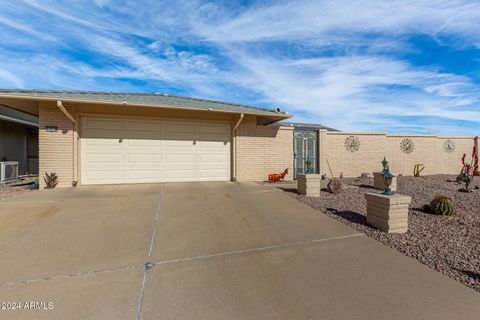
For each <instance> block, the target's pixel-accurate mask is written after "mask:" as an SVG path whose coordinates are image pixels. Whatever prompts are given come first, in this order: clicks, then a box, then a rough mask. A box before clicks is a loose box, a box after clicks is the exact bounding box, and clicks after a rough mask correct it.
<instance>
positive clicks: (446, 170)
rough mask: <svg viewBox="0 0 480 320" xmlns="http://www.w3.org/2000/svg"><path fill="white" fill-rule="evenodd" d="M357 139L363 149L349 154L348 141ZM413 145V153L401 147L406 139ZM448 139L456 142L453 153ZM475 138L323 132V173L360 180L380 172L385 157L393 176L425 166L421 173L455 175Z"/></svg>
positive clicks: (321, 168) (321, 170)
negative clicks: (366, 174) (359, 177)
mask: <svg viewBox="0 0 480 320" xmlns="http://www.w3.org/2000/svg"><path fill="white" fill-rule="evenodd" d="M349 136H356V137H358V139H359V140H360V148H359V150H358V151H356V152H350V151H348V150H346V148H345V139H346V138H347V137H349ZM405 138H409V139H411V140H412V141H413V142H414V146H415V148H414V151H413V152H411V153H405V152H403V151H402V149H401V148H400V143H401V141H402V140H403V139H405ZM447 139H451V140H453V141H454V142H455V145H456V148H455V151H454V152H451V153H448V152H445V151H444V148H443V144H444V142H445V141H446V140H447ZM474 143H475V137H473V136H472V137H440V136H433V135H387V134H384V133H355V132H326V131H323V130H322V131H320V139H319V144H320V145H319V149H320V157H319V158H320V172H321V173H322V174H327V175H328V176H331V175H332V173H331V172H330V170H329V167H328V164H330V168H331V170H332V172H333V175H334V176H339V175H340V174H341V173H343V175H344V176H345V177H357V176H360V174H362V173H363V172H367V173H370V174H372V172H374V171H381V169H382V165H381V163H380V161H381V160H382V159H383V157H384V156H386V157H387V159H388V160H389V161H390V168H391V170H392V171H393V172H394V174H403V175H413V169H414V166H415V164H417V163H418V164H423V165H424V166H425V169H424V170H423V171H422V174H424V175H428V174H456V173H459V172H460V170H461V167H462V165H461V158H462V155H463V154H464V153H466V154H468V155H469V154H471V151H472V147H473V145H474Z"/></svg>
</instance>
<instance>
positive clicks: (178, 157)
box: [165, 153, 197, 164]
mask: <svg viewBox="0 0 480 320" xmlns="http://www.w3.org/2000/svg"><path fill="white" fill-rule="evenodd" d="M196 161H197V157H196V155H194V154H191V153H185V154H181V153H179V154H171V153H170V154H167V155H166V157H165V162H166V163H167V164H170V163H186V162H188V163H196Z"/></svg>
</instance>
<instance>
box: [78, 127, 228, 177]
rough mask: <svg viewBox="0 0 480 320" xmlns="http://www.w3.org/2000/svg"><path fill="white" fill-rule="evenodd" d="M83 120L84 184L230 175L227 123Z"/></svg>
mask: <svg viewBox="0 0 480 320" xmlns="http://www.w3.org/2000/svg"><path fill="white" fill-rule="evenodd" d="M82 120H84V119H82ZM82 123H83V125H84V127H83V128H82V141H81V148H82V183H84V184H98V183H129V182H130V183H140V182H174V181H225V180H229V179H230V139H231V137H230V131H231V126H230V125H228V124H210V123H197V122H193V121H192V122H188V121H170V120H131V119H123V120H119V119H113V120H108V119H90V118H87V119H85V120H84V121H82Z"/></svg>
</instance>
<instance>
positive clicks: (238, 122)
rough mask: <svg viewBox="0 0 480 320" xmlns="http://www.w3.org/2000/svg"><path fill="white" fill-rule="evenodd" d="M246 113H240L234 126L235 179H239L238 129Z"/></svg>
mask: <svg viewBox="0 0 480 320" xmlns="http://www.w3.org/2000/svg"><path fill="white" fill-rule="evenodd" d="M244 117H245V115H244V114H243V113H240V117H239V118H238V120H237V122H236V123H235V125H234V126H233V138H234V139H235V140H234V154H233V181H237V129H238V127H239V126H240V124H241V123H242V121H243V118H244Z"/></svg>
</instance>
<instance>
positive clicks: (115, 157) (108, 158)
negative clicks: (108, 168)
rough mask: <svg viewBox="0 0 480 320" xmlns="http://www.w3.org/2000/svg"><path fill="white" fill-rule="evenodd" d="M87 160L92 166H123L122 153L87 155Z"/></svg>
mask: <svg viewBox="0 0 480 320" xmlns="http://www.w3.org/2000/svg"><path fill="white" fill-rule="evenodd" d="M85 160H86V161H87V163H88V164H89V165H90V164H123V154H122V153H87V154H85Z"/></svg>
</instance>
